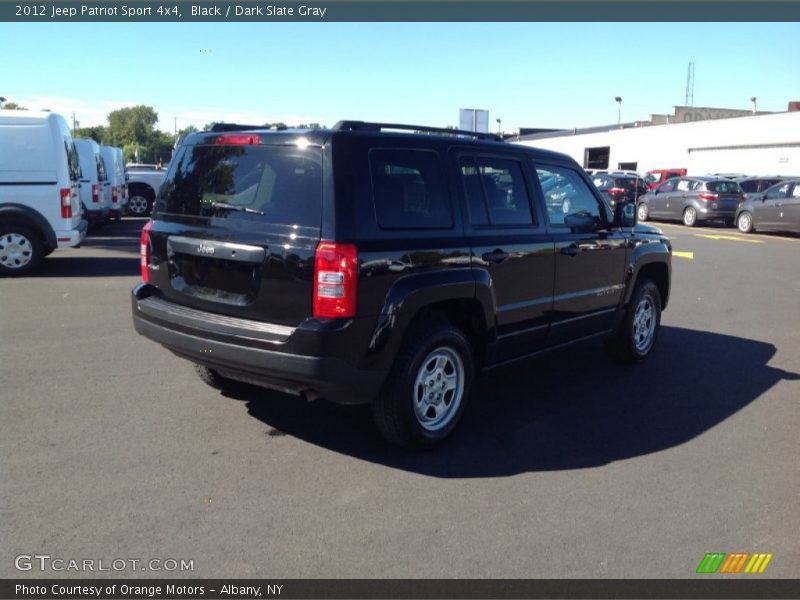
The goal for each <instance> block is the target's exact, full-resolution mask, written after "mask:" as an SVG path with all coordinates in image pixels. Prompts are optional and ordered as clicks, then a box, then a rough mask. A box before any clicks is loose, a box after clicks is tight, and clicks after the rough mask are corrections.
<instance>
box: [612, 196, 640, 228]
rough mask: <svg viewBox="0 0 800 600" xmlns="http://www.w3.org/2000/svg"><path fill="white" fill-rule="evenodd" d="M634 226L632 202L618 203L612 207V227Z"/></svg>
mask: <svg viewBox="0 0 800 600" xmlns="http://www.w3.org/2000/svg"><path fill="white" fill-rule="evenodd" d="M634 225H636V207H635V206H634V204H633V202H620V203H619V204H617V205H616V206H615V207H614V227H623V228H628V227H633V226H634Z"/></svg>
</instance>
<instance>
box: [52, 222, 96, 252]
mask: <svg viewBox="0 0 800 600" xmlns="http://www.w3.org/2000/svg"><path fill="white" fill-rule="evenodd" d="M88 228H89V222H88V221H86V220H85V219H83V220H81V222H80V223H79V224H78V226H77V227H76V228H75V229H68V230H66V231H64V230H57V231H56V242H57V243H58V247H59V248H74V247H75V246H77V245H79V244H80V243H81V242H82V241H83V238H85V237H86V231H87V229H88Z"/></svg>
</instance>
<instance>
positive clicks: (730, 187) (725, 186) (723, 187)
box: [706, 181, 742, 194]
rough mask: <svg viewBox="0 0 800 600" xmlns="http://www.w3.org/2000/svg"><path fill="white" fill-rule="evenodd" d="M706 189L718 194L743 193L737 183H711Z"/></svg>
mask: <svg viewBox="0 0 800 600" xmlns="http://www.w3.org/2000/svg"><path fill="white" fill-rule="evenodd" d="M706 187H707V188H708V189H709V191H712V192H716V193H717V194H740V193H741V191H742V190H741V188H740V187H739V184H738V183H736V182H735V181H709V182H708V183H707V184H706Z"/></svg>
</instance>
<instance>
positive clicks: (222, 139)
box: [214, 133, 261, 146]
mask: <svg viewBox="0 0 800 600" xmlns="http://www.w3.org/2000/svg"><path fill="white" fill-rule="evenodd" d="M214 143H215V144H223V145H235V146H242V145H245V146H247V145H251V144H260V143H261V136H259V135H242V134H240V133H227V134H224V135H220V136H217V137H216V138H215V139H214Z"/></svg>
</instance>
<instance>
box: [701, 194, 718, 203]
mask: <svg viewBox="0 0 800 600" xmlns="http://www.w3.org/2000/svg"><path fill="white" fill-rule="evenodd" d="M697 197H698V198H699V199H700V200H705V201H706V202H714V201H716V200H719V194H709V193H708V192H703V193H702V194H699V195H698V196H697Z"/></svg>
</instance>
